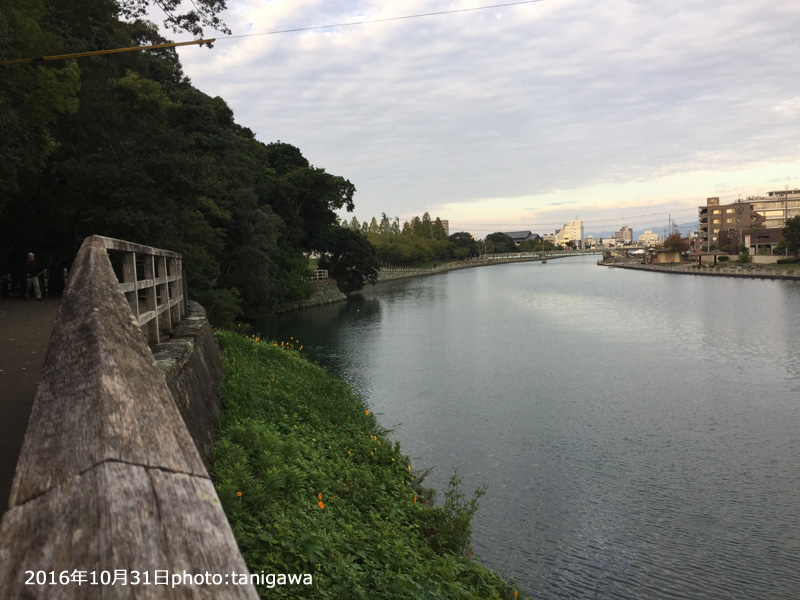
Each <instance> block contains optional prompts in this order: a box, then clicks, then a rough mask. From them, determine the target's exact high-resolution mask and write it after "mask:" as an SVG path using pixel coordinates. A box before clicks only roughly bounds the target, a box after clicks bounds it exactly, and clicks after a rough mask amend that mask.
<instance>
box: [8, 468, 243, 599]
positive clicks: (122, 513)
mask: <svg viewBox="0 0 800 600" xmlns="http://www.w3.org/2000/svg"><path fill="white" fill-rule="evenodd" d="M115 570H123V571H125V572H126V574H127V581H128V584H129V585H127V586H123V585H119V584H118V585H89V584H88V582H90V581H91V580H92V575H91V573H92V572H94V573H95V576H94V577H95V578H96V581H98V582H99V581H101V573H102V572H103V571H108V572H110V573H112V574H113V573H114V571H115ZM26 571H43V572H45V573H48V574H49V573H50V572H51V571H53V572H55V574H56V575H55V576H56V579H57V578H58V576H59V574H60V573H62V572H65V571H66V572H68V573H73V572H74V571H86V572H87V573H88V575H87V583H84V584H82V585H78V583H68V584H66V585H64V584H60V583H58V584H56V585H26V584H25V581H26V580H27V579H28V578H29V575H28V574H26ZM134 571H138V572H139V574H140V575H139V577H140V579H141V580H142V581H144V580H145V578H146V579H147V580H148V581H150V582H151V583H150V585H144V584H143V583H142V584H139V585H133V584H132V581H133V572H134ZM184 572H185V573H188V574H191V575H195V574H204V573H206V572H208V573H210V574H219V575H222V576H223V581H225V580H224V576H225V575H228V576H230V573H234V572H235V573H246V572H247V568H246V566H245V564H244V561H243V560H242V558H241V555H240V554H239V552H238V550H237V548H236V542H235V540H234V539H233V534H232V533H231V531H230V528H229V527H228V524H227V520H226V519H225V515H224V514H223V512H222V509H221V508H220V506H219V501H218V499H217V496H216V493H215V492H214V488H213V486H212V485H211V482H210V481H208V480H207V479H204V478H200V477H192V476H188V475H182V474H175V473H165V472H163V471H160V470H158V469H146V468H144V467H139V466H134V465H127V464H122V463H116V462H107V463H103V464H101V465H98V466H97V467H95V468H93V469H91V470H89V471H87V472H85V473H83V474H81V475H79V476H76V477H74V478H72V479H71V480H70V481H69V482H67V483H65V484H63V485H61V486H59V487H58V488H56V489H53V490H50V491H49V492H47V493H46V494H43V495H41V496H39V497H37V498H35V499H34V500H31V501H30V502H27V503H26V504H25V505H23V506H17V507H15V508H12V509H11V510H10V511H9V512H8V513H6V516H5V518H4V519H3V523H2V527H0V598H3V599H4V600H14V599H20V600H21V599H23V598H37V599H38V598H41V599H45V598H46V599H48V600H51V599H52V600H60V599H74V598H114V599H116V598H143V599H148V598H170V599H171V598H203V599H205V598H208V599H211V598H223V599H227V598H231V599H233V598H236V599H238V598H257V597H258V595H257V593H256V591H255V589H254V588H253V587H252V586H238V585H232V584H231V579H230V578H229V577H228V579H227V581H228V584H227V585H225V584H223V585H206V584H205V583H201V584H200V585H198V584H197V583H196V582H195V581H193V580H191V581H190V582H189V583H188V584H186V583H184V582H183V579H182V583H181V584H180V585H176V586H175V587H172V586H171V585H153V584H154V583H155V582H156V581H157V580H158V579H157V575H159V574H160V576H162V577H163V578H166V579H168V580H169V581H170V583H171V581H172V576H173V574H177V575H182V574H183V573H184ZM145 573H147V575H145Z"/></svg>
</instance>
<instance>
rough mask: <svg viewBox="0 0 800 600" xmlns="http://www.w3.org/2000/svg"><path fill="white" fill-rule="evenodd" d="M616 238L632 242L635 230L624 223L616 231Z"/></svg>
mask: <svg viewBox="0 0 800 600" xmlns="http://www.w3.org/2000/svg"><path fill="white" fill-rule="evenodd" d="M614 239H615V240H617V241H618V242H622V243H623V244H630V243H631V242H632V241H633V230H632V229H631V228H630V227H628V226H627V225H623V226H622V228H621V229H620V230H619V231H617V232H616V233H614Z"/></svg>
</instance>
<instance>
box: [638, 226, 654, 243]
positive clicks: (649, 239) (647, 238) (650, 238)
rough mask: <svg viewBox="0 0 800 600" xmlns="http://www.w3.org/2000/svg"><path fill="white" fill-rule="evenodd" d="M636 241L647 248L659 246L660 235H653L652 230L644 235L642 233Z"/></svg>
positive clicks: (648, 230)
mask: <svg viewBox="0 0 800 600" xmlns="http://www.w3.org/2000/svg"><path fill="white" fill-rule="evenodd" d="M636 241H637V242H639V243H640V244H643V245H645V246H653V247H654V246H658V234H657V233H653V231H652V230H650V229H647V230H645V232H644V233H640V234H639V237H638V238H636Z"/></svg>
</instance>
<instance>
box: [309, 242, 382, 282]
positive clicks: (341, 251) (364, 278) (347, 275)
mask: <svg viewBox="0 0 800 600" xmlns="http://www.w3.org/2000/svg"><path fill="white" fill-rule="evenodd" d="M321 242H322V244H321V246H320V250H321V251H322V257H321V258H320V260H319V268H320V269H328V271H329V274H330V276H331V277H332V278H334V279H335V280H336V283H337V284H338V285H339V289H341V290H342V291H345V292H352V291H355V290H360V289H361V288H363V287H364V285H365V284H367V283H375V281H376V280H377V277H378V259H377V257H376V255H375V247H374V246H373V245H372V244H370V243H369V241H367V238H366V237H364V236H363V235H362V234H360V233H358V232H356V231H353V230H352V229H350V228H349V227H332V228H330V229H329V230H328V231H327V233H326V234H325V237H324V238H323V239H322V240H321Z"/></svg>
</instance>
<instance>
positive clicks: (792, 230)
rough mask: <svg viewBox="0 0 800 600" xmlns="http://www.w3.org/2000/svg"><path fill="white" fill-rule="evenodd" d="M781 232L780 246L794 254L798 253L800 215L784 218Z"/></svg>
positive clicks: (799, 251) (799, 244) (799, 250)
mask: <svg viewBox="0 0 800 600" xmlns="http://www.w3.org/2000/svg"><path fill="white" fill-rule="evenodd" d="M782 233H783V235H782V237H781V240H780V242H779V244H780V246H781V247H782V248H785V249H786V250H788V251H789V252H791V253H792V254H794V255H795V256H797V255H798V254H800V215H797V216H794V217H792V218H790V219H786V224H785V225H784V227H783V232H782Z"/></svg>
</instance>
